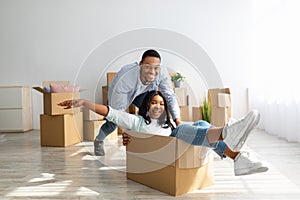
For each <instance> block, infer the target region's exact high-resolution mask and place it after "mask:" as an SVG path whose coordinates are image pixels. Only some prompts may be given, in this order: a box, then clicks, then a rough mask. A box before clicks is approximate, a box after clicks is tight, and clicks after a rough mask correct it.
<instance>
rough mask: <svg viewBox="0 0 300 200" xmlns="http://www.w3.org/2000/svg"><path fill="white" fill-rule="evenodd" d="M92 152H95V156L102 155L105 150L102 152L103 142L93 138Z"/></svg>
mask: <svg viewBox="0 0 300 200" xmlns="http://www.w3.org/2000/svg"><path fill="white" fill-rule="evenodd" d="M94 152H95V156H104V155H105V152H104V142H103V141H100V140H97V139H95V140H94Z"/></svg>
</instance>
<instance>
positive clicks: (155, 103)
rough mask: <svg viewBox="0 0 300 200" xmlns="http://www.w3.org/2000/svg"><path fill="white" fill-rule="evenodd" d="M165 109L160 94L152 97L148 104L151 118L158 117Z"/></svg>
mask: <svg viewBox="0 0 300 200" xmlns="http://www.w3.org/2000/svg"><path fill="white" fill-rule="evenodd" d="M164 111H165V104H164V100H163V98H162V97H161V96H159V95H155V96H154V97H152V99H151V101H150V105H149V115H150V117H151V118H152V119H158V118H159V117H160V116H161V115H162V114H163V113H164Z"/></svg>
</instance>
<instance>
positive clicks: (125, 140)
mask: <svg viewBox="0 0 300 200" xmlns="http://www.w3.org/2000/svg"><path fill="white" fill-rule="evenodd" d="M122 139H123V145H124V146H127V145H128V144H129V143H130V141H131V138H130V136H129V135H128V134H127V133H123V134H122Z"/></svg>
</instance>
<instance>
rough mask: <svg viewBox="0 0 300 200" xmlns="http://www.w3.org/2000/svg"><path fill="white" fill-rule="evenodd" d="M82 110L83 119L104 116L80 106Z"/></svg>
mask: <svg viewBox="0 0 300 200" xmlns="http://www.w3.org/2000/svg"><path fill="white" fill-rule="evenodd" d="M82 112H83V120H91V121H94V120H103V119H104V116H103V115H99V114H98V113H96V112H94V111H92V110H90V109H88V108H85V107H83V108H82Z"/></svg>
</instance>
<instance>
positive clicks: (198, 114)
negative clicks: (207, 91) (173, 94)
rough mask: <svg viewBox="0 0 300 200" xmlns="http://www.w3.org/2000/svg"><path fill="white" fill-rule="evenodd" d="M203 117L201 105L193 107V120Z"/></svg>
mask: <svg viewBox="0 0 300 200" xmlns="http://www.w3.org/2000/svg"><path fill="white" fill-rule="evenodd" d="M202 119H203V118H202V112H201V106H199V107H192V121H193V122H195V121H198V120H202Z"/></svg>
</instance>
